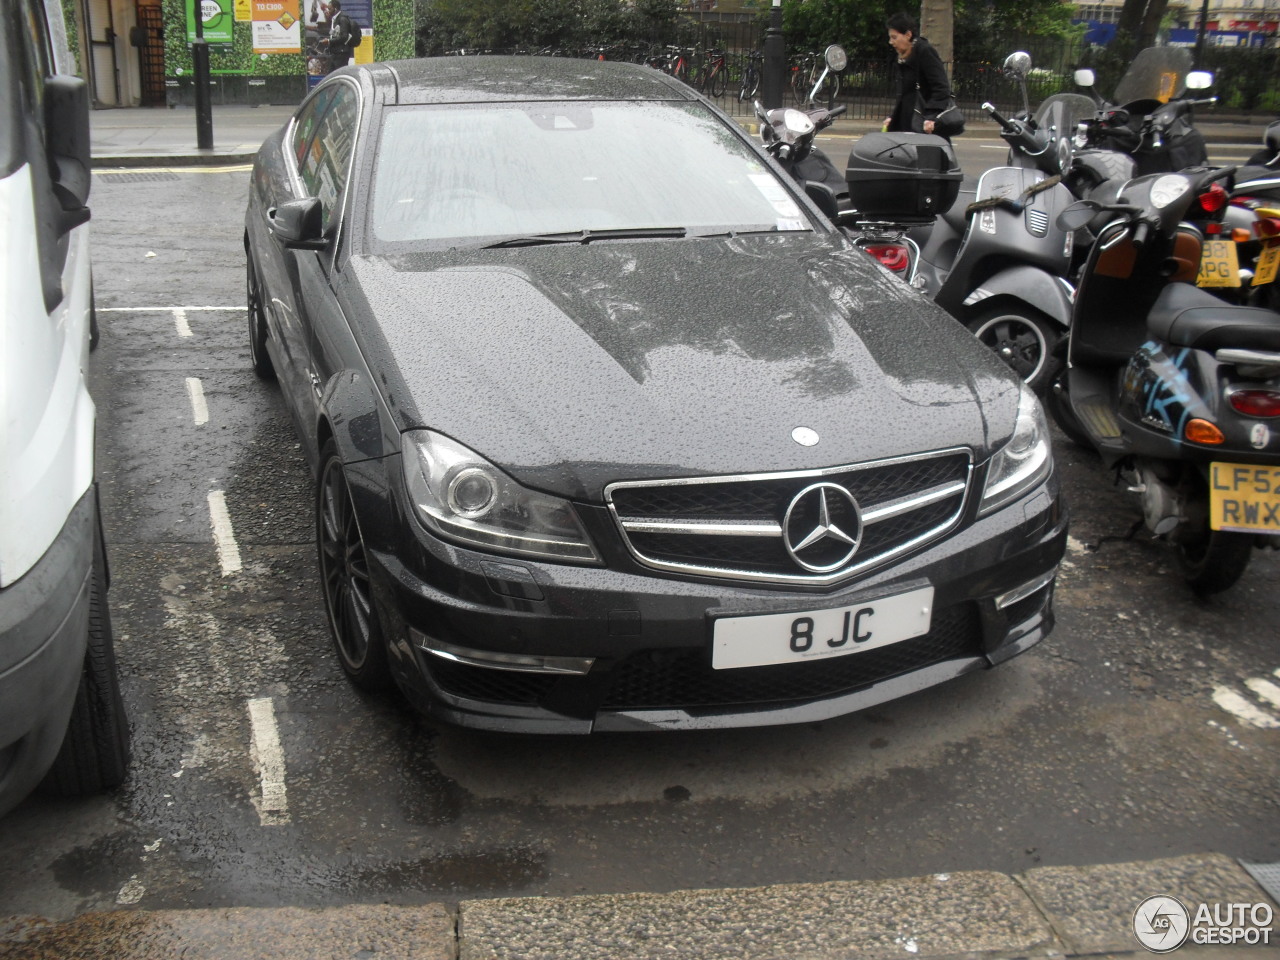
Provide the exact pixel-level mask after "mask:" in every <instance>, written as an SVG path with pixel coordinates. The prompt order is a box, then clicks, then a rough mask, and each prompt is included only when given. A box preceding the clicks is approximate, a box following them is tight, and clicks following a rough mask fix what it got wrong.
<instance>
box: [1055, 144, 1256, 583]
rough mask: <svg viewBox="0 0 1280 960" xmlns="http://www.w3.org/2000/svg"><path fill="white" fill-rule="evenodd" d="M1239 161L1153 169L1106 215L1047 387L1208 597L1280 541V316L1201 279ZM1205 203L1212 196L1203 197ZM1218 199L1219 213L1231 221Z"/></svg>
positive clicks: (1059, 414)
mask: <svg viewBox="0 0 1280 960" xmlns="http://www.w3.org/2000/svg"><path fill="white" fill-rule="evenodd" d="M1233 169H1234V168H1230V167H1228V168H1222V169H1216V170H1207V171H1201V172H1198V173H1191V172H1184V173H1175V174H1153V175H1149V176H1145V177H1139V178H1137V179H1135V180H1132V181H1130V182H1129V183H1128V184H1127V185H1126V186H1125V187H1124V189H1123V190H1122V191H1121V193H1120V196H1119V198H1118V200H1117V202H1115V203H1111V204H1105V205H1104V204H1100V203H1098V202H1096V201H1090V200H1081V201H1078V202H1076V203H1075V204H1072V205H1071V206H1070V207H1069V208H1067V210H1066V211H1064V212H1063V214H1062V215H1061V216H1060V217H1059V223H1060V225H1061V226H1062V227H1063V228H1064V229H1066V230H1074V229H1076V228H1078V227H1079V226H1081V225H1082V224H1084V223H1085V222H1088V221H1090V220H1092V219H1093V218H1095V217H1096V216H1097V215H1098V214H1099V213H1100V212H1105V213H1106V214H1107V215H1108V217H1109V222H1108V224H1107V226H1106V227H1105V228H1103V229H1102V231H1101V232H1100V234H1099V237H1098V240H1097V242H1096V243H1095V244H1094V245H1093V248H1092V249H1091V250H1090V254H1089V258H1088V260H1087V261H1086V263H1085V267H1084V271H1083V273H1082V275H1081V278H1080V281H1079V285H1078V287H1077V290H1076V300H1075V307H1074V310H1073V312H1072V316H1071V333H1070V347H1069V352H1068V367H1067V369H1066V370H1065V371H1064V372H1063V373H1062V375H1060V376H1059V378H1058V379H1057V381H1056V382H1055V383H1054V385H1053V389H1052V390H1051V391H1050V392H1049V395H1048V397H1047V406H1048V409H1049V412H1050V414H1051V415H1052V416H1053V418H1054V419H1055V420H1056V421H1057V423H1058V425H1059V426H1060V427H1061V428H1062V430H1063V431H1064V432H1065V433H1066V434H1067V435H1068V436H1069V437H1071V438H1072V439H1073V440H1075V441H1076V442H1078V443H1080V444H1082V445H1085V446H1088V447H1092V448H1093V449H1095V450H1096V451H1097V452H1098V453H1099V454H1100V455H1101V456H1102V458H1103V461H1104V462H1105V463H1106V464H1107V465H1108V466H1111V467H1114V468H1116V470H1117V471H1118V472H1119V475H1120V476H1121V477H1122V478H1123V479H1124V480H1126V481H1127V484H1128V489H1129V490H1130V491H1131V492H1133V493H1136V494H1138V496H1139V497H1140V498H1141V501H1142V510H1143V518H1144V522H1145V525H1146V527H1147V529H1148V530H1150V531H1151V533H1153V534H1154V535H1156V536H1159V537H1164V538H1167V539H1168V540H1169V541H1171V542H1172V543H1173V545H1174V546H1175V547H1176V548H1177V552H1178V560H1179V565H1180V567H1181V570H1182V574H1183V576H1184V578H1185V579H1186V581H1187V582H1188V583H1189V584H1190V585H1191V587H1192V588H1193V589H1195V590H1196V591H1197V592H1200V593H1206V594H1208V593H1216V592H1218V591H1221V590H1225V589H1227V588H1228V587H1230V586H1231V585H1232V584H1234V583H1235V582H1236V581H1237V580H1238V579H1239V577H1240V576H1241V574H1243V573H1244V570H1245V567H1246V566H1247V565H1248V562H1249V558H1250V555H1251V553H1252V550H1253V548H1254V547H1255V546H1269V547H1271V548H1273V549H1275V548H1278V547H1280V315H1278V314H1276V313H1275V312H1273V311H1270V310H1262V309H1258V308H1254V307H1241V306H1233V305H1230V304H1227V303H1224V302H1223V301H1222V300H1220V299H1218V298H1216V297H1214V296H1213V295H1211V294H1209V293H1206V292H1205V291H1203V290H1200V289H1198V288H1197V287H1196V286H1195V277H1196V273H1197V270H1198V267H1199V264H1200V255H1201V248H1202V246H1203V241H1204V235H1203V234H1202V233H1201V232H1200V230H1199V229H1198V228H1197V227H1196V226H1193V225H1192V224H1191V223H1189V222H1188V221H1190V220H1196V221H1201V222H1203V221H1208V220H1211V219H1213V214H1214V211H1213V210H1212V209H1210V208H1211V207H1214V206H1215V205H1217V204H1218V203H1219V201H1218V199H1217V195H1216V192H1215V191H1213V190H1212V189H1211V188H1212V186H1213V185H1214V184H1215V182H1216V181H1220V180H1224V179H1227V178H1229V177H1230V175H1231V173H1232V171H1233ZM1202 198H1205V199H1202ZM1220 213H1221V210H1220V207H1219V208H1218V215H1219V217H1220Z"/></svg>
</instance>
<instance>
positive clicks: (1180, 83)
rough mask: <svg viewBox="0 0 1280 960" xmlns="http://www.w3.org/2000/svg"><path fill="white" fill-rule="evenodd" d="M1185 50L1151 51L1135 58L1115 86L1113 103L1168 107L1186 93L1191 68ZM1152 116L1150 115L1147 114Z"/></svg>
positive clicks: (1190, 61)
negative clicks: (1151, 102) (1145, 102)
mask: <svg viewBox="0 0 1280 960" xmlns="http://www.w3.org/2000/svg"><path fill="white" fill-rule="evenodd" d="M1192 62H1193V60H1192V56H1191V51H1190V50H1188V49H1187V48H1186V47H1148V48H1147V49H1146V50H1143V51H1141V52H1140V53H1139V54H1138V55H1137V56H1136V57H1134V58H1133V63H1131V64H1129V69H1128V70H1126V71H1125V74H1124V76H1123V77H1121V78H1120V82H1119V83H1118V84H1116V91H1115V98H1114V100H1113V101H1112V102H1114V103H1125V104H1131V103H1134V102H1135V101H1138V100H1155V101H1157V102H1158V103H1168V102H1169V101H1170V100H1173V99H1174V98H1176V97H1181V96H1182V95H1183V94H1184V93H1186V90H1187V86H1186V84H1187V74H1188V73H1190V72H1191V67H1192ZM1147 112H1149V111H1147Z"/></svg>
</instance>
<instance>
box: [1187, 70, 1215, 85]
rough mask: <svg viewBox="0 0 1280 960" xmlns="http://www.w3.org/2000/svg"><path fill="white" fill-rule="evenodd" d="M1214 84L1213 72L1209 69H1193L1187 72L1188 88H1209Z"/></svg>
mask: <svg viewBox="0 0 1280 960" xmlns="http://www.w3.org/2000/svg"><path fill="white" fill-rule="evenodd" d="M1212 86H1213V74H1212V73H1210V72H1209V71H1208V70H1192V71H1191V72H1190V73H1188V74H1187V89H1188V90H1207V89H1208V88H1209V87H1212Z"/></svg>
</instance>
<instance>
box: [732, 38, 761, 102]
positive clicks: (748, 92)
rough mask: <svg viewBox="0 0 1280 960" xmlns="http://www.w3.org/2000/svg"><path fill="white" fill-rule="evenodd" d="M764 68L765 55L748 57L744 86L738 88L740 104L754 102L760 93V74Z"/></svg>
mask: <svg viewBox="0 0 1280 960" xmlns="http://www.w3.org/2000/svg"><path fill="white" fill-rule="evenodd" d="M763 66H764V54H763V53H760V52H758V51H757V52H755V53H751V54H748V55H747V62H746V65H745V66H744V67H743V68H742V85H741V86H740V87H739V88H738V102H739V103H744V102H745V101H747V100H754V99H755V97H756V94H757V93H759V92H760V72H761V68H762V67H763Z"/></svg>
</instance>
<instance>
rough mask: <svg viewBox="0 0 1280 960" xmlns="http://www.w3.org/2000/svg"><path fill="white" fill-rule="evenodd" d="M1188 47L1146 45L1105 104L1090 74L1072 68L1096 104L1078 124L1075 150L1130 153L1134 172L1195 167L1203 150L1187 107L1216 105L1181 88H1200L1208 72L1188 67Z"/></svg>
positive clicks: (1205, 85) (1201, 159)
mask: <svg viewBox="0 0 1280 960" xmlns="http://www.w3.org/2000/svg"><path fill="white" fill-rule="evenodd" d="M1191 63H1192V57H1191V51H1189V50H1187V49H1186V48H1184V47H1150V48H1148V49H1146V50H1143V51H1141V52H1140V53H1139V54H1138V55H1137V57H1135V58H1134V61H1133V63H1132V64H1130V65H1129V69H1128V70H1126V71H1125V75H1124V76H1123V77H1122V78H1121V80H1120V82H1119V83H1118V84H1117V85H1116V91H1115V100H1114V101H1113V102H1108V101H1106V100H1104V99H1103V98H1102V96H1101V95H1100V94H1099V93H1098V92H1097V90H1095V89H1094V80H1095V76H1094V72H1093V71H1092V70H1088V69H1084V70H1077V71H1076V74H1075V79H1076V83H1077V84H1079V85H1080V86H1081V87H1083V88H1085V90H1086V91H1087V92H1088V93H1089V95H1090V96H1091V97H1092V98H1093V100H1094V103H1095V105H1096V106H1097V112H1096V113H1095V114H1094V116H1093V117H1092V118H1090V119H1087V120H1083V121H1081V123H1080V124H1079V126H1078V128H1077V131H1076V137H1075V145H1076V147H1077V148H1078V149H1080V150H1085V149H1090V148H1095V149H1104V150H1113V151H1117V152H1120V153H1125V154H1128V155H1129V156H1131V157H1132V158H1133V160H1134V163H1135V165H1136V169H1135V176H1142V175H1144V174H1148V173H1165V172H1173V171H1176V170H1182V169H1185V168H1186V167H1191V166H1201V165H1203V164H1205V163H1207V162H1208V160H1209V154H1208V150H1207V148H1206V147H1205V141H1204V137H1203V136H1202V135H1201V133H1200V131H1198V130H1197V129H1196V128H1195V124H1194V121H1193V118H1192V111H1193V108H1195V107H1197V106H1202V105H1205V104H1212V103H1216V102H1217V100H1218V98H1217V97H1208V98H1206V99H1202V100H1194V99H1189V98H1188V97H1187V91H1189V90H1204V89H1206V88H1208V87H1209V86H1211V85H1212V84H1213V74H1211V73H1206V72H1205V71H1202V70H1192V69H1191Z"/></svg>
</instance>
